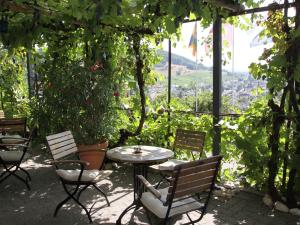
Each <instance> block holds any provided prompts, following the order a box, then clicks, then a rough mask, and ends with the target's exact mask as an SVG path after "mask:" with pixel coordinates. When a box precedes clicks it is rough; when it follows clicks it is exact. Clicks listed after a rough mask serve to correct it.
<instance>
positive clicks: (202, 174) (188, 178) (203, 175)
mask: <svg viewBox="0 0 300 225" xmlns="http://www.w3.org/2000/svg"><path fill="white" fill-rule="evenodd" d="M214 174H215V170H214V169H211V170H207V171H205V172H201V171H200V172H199V173H196V174H191V175H187V176H181V177H179V178H178V180H177V185H181V184H185V183H187V182H190V181H193V180H198V179H204V178H206V177H211V176H213V175H214ZM174 181H175V179H172V180H171V186H173V184H174Z"/></svg>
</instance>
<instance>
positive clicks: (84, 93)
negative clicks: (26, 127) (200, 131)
mask: <svg viewBox="0 0 300 225" xmlns="http://www.w3.org/2000/svg"><path fill="white" fill-rule="evenodd" d="M93 41H94V40H93ZM65 46H67V47H65ZM70 46H71V47H70ZM72 46H73V45H66V44H64V42H62V43H61V46H57V48H58V47H61V48H60V49H59V54H58V53H57V52H47V53H48V54H49V56H47V60H45V61H44V62H43V64H42V65H41V66H40V67H39V68H38V69H39V70H38V71H39V73H40V74H43V77H42V78H43V80H41V83H42V85H43V98H42V99H41V101H40V103H39V104H40V106H41V107H40V109H41V111H40V112H39V113H42V114H44V115H43V117H45V118H48V120H45V121H44V120H43V124H42V123H41V124H40V131H41V132H42V131H43V129H44V133H46V134H47V133H50V132H51V133H55V132H60V131H63V130H71V131H72V133H73V135H74V138H75V141H76V143H77V144H78V148H79V151H80V153H79V154H80V158H81V159H82V160H86V161H89V162H90V166H89V168H88V169H99V168H100V167H101V165H102V162H103V159H104V156H105V151H106V148H107V145H108V141H107V140H108V139H110V137H111V135H112V131H113V130H114V128H115V126H114V119H115V117H114V112H113V109H114V107H113V105H114V102H115V101H114V98H115V97H114V92H115V88H116V84H115V80H114V79H115V78H114V69H113V68H114V66H113V62H114V60H112V50H113V49H114V48H113V40H111V37H103V38H102V39H101V43H100V42H97V43H93V44H92V43H91V42H87V43H86V45H84V44H83V45H81V46H82V49H79V50H78V48H75V47H74V48H72ZM49 48H50V47H49ZM96 50H97V51H96ZM76 51H78V52H76ZM84 51H86V52H85V53H84V54H82V53H83V52H84ZM74 53H75V54H74Z"/></svg>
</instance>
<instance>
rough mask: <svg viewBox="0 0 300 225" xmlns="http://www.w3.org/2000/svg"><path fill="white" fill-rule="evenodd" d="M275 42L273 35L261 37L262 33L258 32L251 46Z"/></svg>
mask: <svg viewBox="0 0 300 225" xmlns="http://www.w3.org/2000/svg"><path fill="white" fill-rule="evenodd" d="M270 43H273V40H272V38H271V37H267V36H263V37H260V34H259V33H258V34H257V35H256V36H255V37H254V38H253V39H252V41H251V43H250V48H254V47H257V46H262V45H267V44H270Z"/></svg>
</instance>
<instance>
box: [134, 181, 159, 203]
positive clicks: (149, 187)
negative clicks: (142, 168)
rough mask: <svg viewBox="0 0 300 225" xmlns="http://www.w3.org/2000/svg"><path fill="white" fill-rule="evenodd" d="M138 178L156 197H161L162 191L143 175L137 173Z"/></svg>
mask: <svg viewBox="0 0 300 225" xmlns="http://www.w3.org/2000/svg"><path fill="white" fill-rule="evenodd" d="M137 177H138V179H140V181H141V182H142V183H143V185H144V186H145V187H146V189H147V190H148V191H150V192H151V193H152V194H153V195H154V196H155V197H156V198H158V199H160V198H161V193H160V192H159V191H158V190H156V189H155V188H154V187H153V186H152V185H151V184H150V183H149V181H147V180H146V179H145V177H143V176H142V175H137Z"/></svg>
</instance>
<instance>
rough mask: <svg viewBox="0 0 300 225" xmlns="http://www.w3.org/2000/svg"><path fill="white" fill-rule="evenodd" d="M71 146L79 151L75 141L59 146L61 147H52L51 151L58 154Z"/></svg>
mask: <svg viewBox="0 0 300 225" xmlns="http://www.w3.org/2000/svg"><path fill="white" fill-rule="evenodd" d="M71 148H75V151H77V146H76V144H75V143H73V144H68V145H65V146H62V147H59V148H55V149H51V152H52V154H53V155H56V154H59V153H61V152H64V151H67V150H69V149H71Z"/></svg>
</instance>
